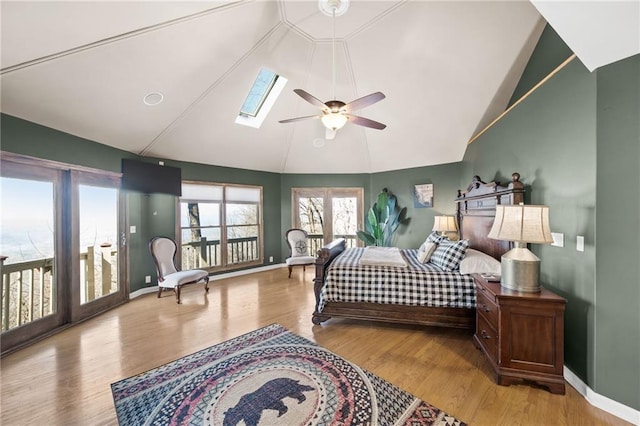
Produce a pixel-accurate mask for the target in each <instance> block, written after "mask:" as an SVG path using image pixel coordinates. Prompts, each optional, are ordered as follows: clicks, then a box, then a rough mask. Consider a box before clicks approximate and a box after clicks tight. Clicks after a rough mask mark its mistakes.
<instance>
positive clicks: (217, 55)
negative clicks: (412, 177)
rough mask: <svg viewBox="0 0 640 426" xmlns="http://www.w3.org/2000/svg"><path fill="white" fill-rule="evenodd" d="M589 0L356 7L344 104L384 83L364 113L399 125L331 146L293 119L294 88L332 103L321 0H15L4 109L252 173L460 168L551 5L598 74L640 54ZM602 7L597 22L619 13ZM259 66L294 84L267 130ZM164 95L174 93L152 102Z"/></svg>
mask: <svg viewBox="0 0 640 426" xmlns="http://www.w3.org/2000/svg"><path fill="white" fill-rule="evenodd" d="M569 3H572V4H573V5H571V4H569ZM576 3H579V2H567V5H565V6H563V7H562V8H558V7H555V6H550V5H548V4H547V2H541V1H537V0H536V1H535V2H534V4H535V7H534V5H532V3H530V2H528V1H518V0H513V1H481V0H475V1H468V2H460V1H446V2H445V1H443V2H435V1H407V0H401V1H398V0H391V1H385V0H375V1H363V0H362V1H360V0H352V2H351V5H350V8H349V10H348V11H347V13H346V14H345V15H343V16H340V17H337V18H336V21H335V25H336V37H337V40H336V87H335V93H336V97H337V98H338V99H340V100H343V101H344V102H349V101H351V100H353V99H356V98H359V97H361V96H364V95H367V94H369V93H372V92H376V91H381V92H383V93H384V94H385V95H386V99H384V100H382V101H380V102H378V103H376V104H375V105H372V106H369V107H367V108H366V109H363V110H361V111H358V115H361V116H364V117H367V118H371V119H373V120H376V121H380V122H383V123H385V124H387V126H388V127H387V128H386V129H385V130H382V131H379V130H373V129H368V128H364V127H360V126H356V125H354V124H352V123H347V125H346V126H345V127H344V128H343V129H341V130H339V131H338V134H337V136H336V138H335V139H334V140H328V141H324V130H323V127H322V124H321V123H320V121H319V120H311V121H302V122H297V123H290V124H280V123H278V120H282V119H285V118H292V117H297V116H302V115H313V114H316V113H317V112H318V109H317V108H316V107H314V106H312V105H310V104H309V103H307V102H305V101H304V100H302V99H301V98H300V97H298V96H297V95H296V94H294V93H293V89H296V88H301V89H304V90H306V91H307V92H309V93H311V94H312V95H314V96H316V97H317V98H320V99H321V100H322V101H328V100H330V98H331V97H332V91H333V90H332V89H333V88H332V71H331V70H332V65H331V64H332V54H331V52H332V49H331V46H332V43H331V35H332V25H331V24H332V19H331V18H330V17H327V16H325V15H324V14H322V13H321V12H320V11H319V9H318V3H317V1H311V0H308V1H290V0H278V1H275V0H273V1H242V0H241V1H237V2H230V1H195V2H184V1H181V2H177V1H176V2H170V1H140V2H132V1H128V2H123V1H115V0H113V1H103V2H95V1H90V2H77V1H74V2H65V1H60V2H58V1H44V2H33V1H5V0H3V1H2V3H1V12H2V14H1V15H2V16H1V19H2V40H1V43H2V45H1V47H2V54H1V55H2V56H1V61H2V71H1V76H0V84H1V86H0V89H1V92H0V94H1V97H2V98H1V101H2V102H1V110H2V112H3V113H6V114H9V115H13V116H16V117H19V118H23V119H26V120H29V121H32V122H35V123H39V124H42V125H45V126H49V127H52V128H54V129H58V130H61V131H64V132H67V133H70V134H73V135H77V136H80V137H83V138H86V139H90V140H93V141H96V142H99V143H102V144H106V145H109V146H113V147H116V148H119V149H123V150H126V151H130V152H133V153H136V154H140V155H145V156H150V157H158V158H170V159H175V160H181V161H191V162H197V163H204V164H213V165H223V166H229V167H239V168H246V169H253V170H265V171H272V172H282V173H370V172H379V171H386V170H396V169H403V168H409V167H418V166H426V165H432V164H441V163H448V162H454V161H460V160H461V159H462V156H463V155H464V151H465V149H466V146H467V142H468V141H469V139H470V138H471V137H472V136H473V135H474V134H475V133H476V132H477V131H478V130H479V129H481V128H482V127H484V126H485V125H486V124H487V123H488V122H490V121H491V120H492V119H493V118H495V117H496V116H497V115H499V114H500V113H501V112H503V111H504V109H505V107H506V105H507V102H508V100H509V98H510V97H511V94H512V92H513V89H514V88H515V86H516V84H517V82H518V79H519V77H520V75H521V73H522V70H523V69H524V66H525V65H526V63H527V60H528V59H529V56H530V55H531V52H532V51H533V48H534V47H535V44H536V42H537V40H538V38H539V36H540V34H541V32H542V29H543V28H544V25H545V23H546V22H545V19H543V18H542V17H541V15H540V13H543V14H544V15H545V17H546V18H547V20H548V21H549V22H550V23H551V24H552V26H553V27H554V29H555V30H556V31H557V32H558V33H559V34H560V35H561V36H562V37H563V39H565V41H567V43H568V44H569V46H570V47H572V49H573V50H574V51H576V53H577V54H578V56H579V57H580V59H583V56H581V55H582V53H581V52H584V58H587V59H584V60H583V61H584V62H585V64H587V66H588V67H589V69H594V68H595V67H598V66H601V65H602V64H603V63H601V62H599V61H602V60H604V61H605V62H604V63H608V62H612V60H611V59H612V58H611V56H615V58H614V59H615V60H617V59H620V58H621V57H626V56H630V54H629V53H630V52H631V54H634V53H632V52H633V50H634V48H635V49H636V52H635V53H638V48H637V46H635V47H634V44H633V42H631V43H630V45H631V47H628V46H626V45H625V46H624V47H622V48H621V49H619V50H615V49H614V50H615V51H614V53H613V54H612V53H611V52H610V51H611V46H604V47H602V46H600V49H599V50H598V49H594V48H592V46H590V45H589V43H590V40H589V39H587V40H586V41H585V37H586V36H585V37H583V36H582V34H583V33H585V32H586V30H585V28H582V27H581V26H580V25H576V24H575V19H574V17H572V16H571V14H570V13H568V11H570V10H572V9H571V8H572V7H573V10H574V11H575V10H576V7H577V6H576ZM608 3H609V2H607V4H608ZM621 3H631V4H632V5H633V4H636V5H637V2H635V1H634V2H621ZM578 6H579V5H578ZM554 7H555V9H554ZM632 7H633V6H632ZM549 10H550V11H549ZM589 10H590V11H592V12H593V16H592V15H590V16H591V18H593V19H592V20H591V21H589V25H593V26H597V25H601V24H602V22H601V21H598V19H597V16H595V15H599V16H606V17H607V19H611V17H612V15H611V14H608V15H603V12H602V10H601V8H595V7H594V8H592V9H589ZM630 11H631V14H633V12H634V11H635V9H629V8H626V9H625V8H624V7H620V8H618V9H616V10H615V11H614V12H612V13H614V14H624V15H625V16H628V15H629V12H630ZM547 14H549V16H551V17H552V18H553V19H549V17H548V16H547ZM594 16H595V18H594ZM637 17H640V13H638V14H637ZM591 18H590V19H591ZM581 22H582V21H581ZM623 23H624V26H623V27H624V28H627V33H624V32H622V31H620V30H616V31H614V32H616V34H618V35H619V34H620V33H621V34H622V35H621V36H620V37H621V38H622V39H623V40H628V39H629V38H630V37H631V38H633V37H634V36H635V35H636V33H634V29H633V28H634V27H632V29H631V30H628V27H629V26H633V25H634V23H637V21H634V18H633V16H632V17H631V18H629V19H626V21H624V22H623ZM615 24H616V25H611V24H609V25H607V26H606V28H605V29H604V30H602V31H600V32H602V33H603V34H604V35H600V36H599V37H600V38H598V40H597V43H596V42H593V44H597V45H601V44H602V38H603V37H604V38H605V40H606V34H608V31H609V30H610V29H611V28H614V29H616V28H617V27H618V24H619V22H616V23H615ZM638 28H640V27H638V26H636V27H635V31H636V32H637V31H638ZM565 29H566V31H564V30H565ZM587 30H588V28H587ZM629 34H630V36H629ZM565 37H566V38H565ZM573 39H576V40H577V42H576V43H582V45H580V47H579V48H574V47H573V46H572V44H570V43H569V41H571V40H573ZM636 41H640V37H638V38H637V39H636ZM621 44H623V43H621ZM596 47H598V46H596ZM602 51H606V54H605V55H600V53H598V54H594V55H592V53H593V52H602ZM620 55H626V56H620ZM603 58H604V59H603ZM606 61H608V62H606ZM260 67H267V68H270V69H272V70H274V71H276V72H277V73H279V74H280V75H282V76H284V77H286V78H287V79H288V83H287V85H286V86H285V89H284V91H283V92H282V94H281V95H280V97H279V98H278V100H277V101H276V103H275V105H274V107H273V109H272V110H271V112H270V113H269V115H268V116H267V118H266V120H265V121H264V123H263V125H262V127H261V128H259V129H255V128H251V127H245V126H241V125H238V124H235V123H234V121H235V117H236V115H237V114H238V111H239V109H240V106H241V105H242V102H243V101H244V98H245V96H246V94H247V92H248V90H249V88H250V86H251V84H252V83H253V80H254V79H255V77H256V75H257V73H258V70H259V68H260ZM149 92H160V93H162V94H163V95H164V101H163V102H162V103H161V104H159V105H157V106H153V107H150V106H147V105H145V104H144V103H143V98H144V96H145V95H146V94H147V93H149ZM318 145H321V146H320V147H318Z"/></svg>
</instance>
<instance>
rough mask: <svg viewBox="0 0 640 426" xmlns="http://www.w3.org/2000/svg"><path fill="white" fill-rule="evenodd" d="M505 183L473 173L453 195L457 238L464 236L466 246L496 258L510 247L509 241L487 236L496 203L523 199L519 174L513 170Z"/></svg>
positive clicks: (509, 202) (518, 202) (513, 202)
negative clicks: (508, 180) (466, 184)
mask: <svg viewBox="0 0 640 426" xmlns="http://www.w3.org/2000/svg"><path fill="white" fill-rule="evenodd" d="M511 177H512V180H511V182H509V184H508V185H507V186H501V185H500V183H499V182H489V183H485V182H483V181H482V180H481V179H480V177H478V176H474V177H473V180H472V181H471V183H470V184H469V186H467V189H466V190H464V191H463V190H459V191H458V197H457V198H456V215H457V220H458V227H459V229H460V238H461V239H467V240H469V242H470V247H471V248H474V249H476V250H479V251H482V252H484V253H487V254H488V255H491V256H493V257H494V258H496V259H500V256H502V254H503V253H505V252H506V251H508V250H509V249H510V248H511V244H512V243H511V242H509V241H501V240H492V239H490V238H487V235H489V231H490V230H491V226H492V225H493V220H494V218H495V215H496V205H498V204H520V203H522V202H524V185H523V184H522V182H520V174H519V173H513V174H512V175H511Z"/></svg>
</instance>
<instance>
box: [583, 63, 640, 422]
mask: <svg viewBox="0 0 640 426" xmlns="http://www.w3.org/2000/svg"><path fill="white" fill-rule="evenodd" d="M597 82H598V90H597V93H598V103H597V114H598V119H597V126H598V129H597V139H598V142H597V153H598V164H597V169H596V175H597V184H596V193H597V196H596V198H597V201H598V203H597V207H596V228H597V230H598V232H597V242H598V244H597V246H596V283H597V286H596V300H597V304H596V312H595V316H596V327H595V336H594V343H595V352H596V357H595V365H594V374H595V386H594V389H596V390H597V391H598V392H599V393H601V394H603V395H607V396H609V397H610V398H612V399H614V400H616V401H619V402H621V403H623V404H625V405H628V406H630V407H634V408H636V409H640V278H639V277H640V266H639V265H640V55H636V56H635V57H634V58H631V59H627V60H624V61H620V62H617V63H614V64H611V65H608V66H606V67H603V68H601V69H598V70H597Z"/></svg>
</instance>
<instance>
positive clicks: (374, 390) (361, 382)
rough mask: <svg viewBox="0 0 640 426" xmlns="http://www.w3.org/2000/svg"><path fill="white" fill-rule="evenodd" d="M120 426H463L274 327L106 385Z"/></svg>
mask: <svg viewBox="0 0 640 426" xmlns="http://www.w3.org/2000/svg"><path fill="white" fill-rule="evenodd" d="M111 391H112V393H113V399H114V402H115V407H116V413H117V415H118V421H119V423H120V424H121V425H222V426H235V425H242V426H257V425H280V426H293V425H309V426H311V425H381V426H387V425H464V424H465V423H462V422H461V421H459V420H457V419H456V418H454V417H452V416H450V415H448V414H446V413H445V412H443V411H441V410H439V409H438V408H436V407H434V406H432V405H430V404H428V403H426V402H424V401H421V400H419V399H417V398H416V397H414V396H412V395H411V394H409V393H407V392H405V391H403V390H402V389H400V388H399V387H397V386H394V385H393V384H391V383H389V382H387V381H385V380H383V379H381V378H380V377H378V376H376V375H374V374H372V373H370V372H368V371H366V370H363V369H361V368H359V367H358V366H357V365H354V364H352V363H350V362H349V361H347V360H345V359H343V358H341V357H339V356H338V355H336V354H334V353H332V352H330V351H328V350H326V349H323V348H322V347H320V346H318V345H316V344H315V343H313V342H311V341H309V340H307V339H305V338H302V337H300V336H298V335H296V334H294V333H291V332H290V331H288V330H287V329H285V328H284V327H282V326H281V325H279V324H272V325H270V326H267V327H264V328H261V329H258V330H255V331H252V332H251V333H248V334H245V335H242V336H239V337H236V338H234V339H231V340H228V341H226V342H223V343H220V344H218V345H215V346H212V347H210V348H207V349H204V350H201V351H199V352H196V353H194V354H191V355H188V356H185V357H183V358H180V359H178V360H176V361H173V362H170V363H169V364H165V365H163V366H160V367H158V368H155V369H153V370H150V371H147V372H146V373H142V374H139V375H137V376H134V377H130V378H128V379H124V380H121V381H119V382H116V383H113V384H112V385H111Z"/></svg>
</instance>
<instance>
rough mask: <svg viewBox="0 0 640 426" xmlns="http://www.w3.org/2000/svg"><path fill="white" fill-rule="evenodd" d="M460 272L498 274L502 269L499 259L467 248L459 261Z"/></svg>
mask: <svg viewBox="0 0 640 426" xmlns="http://www.w3.org/2000/svg"><path fill="white" fill-rule="evenodd" d="M460 273H461V274H494V275H500V274H501V273H502V269H501V267H500V261H498V260H496V259H494V258H493V257H491V256H489V255H488V254H485V253H483V252H481V251H478V250H474V249H471V248H470V249H467V253H466V254H465V256H464V259H462V261H461V262H460Z"/></svg>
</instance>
